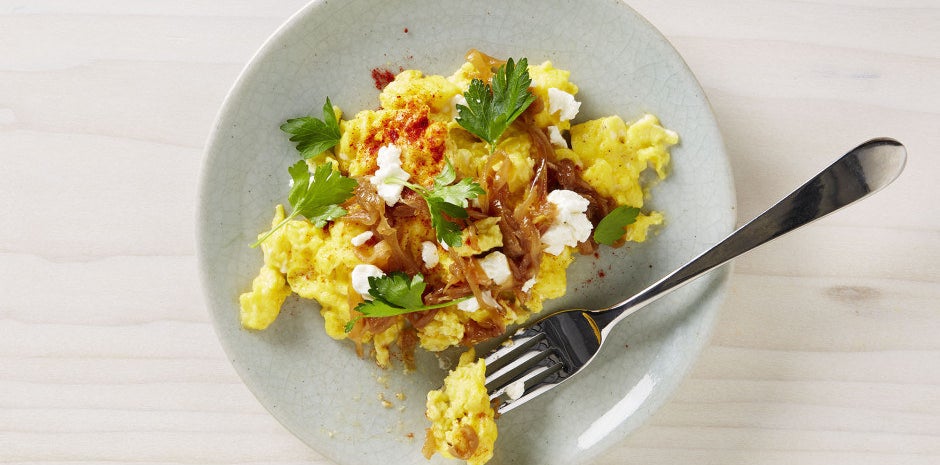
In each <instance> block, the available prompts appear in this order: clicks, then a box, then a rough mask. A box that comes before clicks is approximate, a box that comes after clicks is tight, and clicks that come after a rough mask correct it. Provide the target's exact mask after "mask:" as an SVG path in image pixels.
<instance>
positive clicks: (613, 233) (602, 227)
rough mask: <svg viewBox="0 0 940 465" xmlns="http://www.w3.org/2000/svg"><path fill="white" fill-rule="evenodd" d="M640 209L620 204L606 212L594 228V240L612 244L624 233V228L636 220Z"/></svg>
mask: <svg viewBox="0 0 940 465" xmlns="http://www.w3.org/2000/svg"><path fill="white" fill-rule="evenodd" d="M639 214H640V209H639V208H636V207H629V206H626V205H621V206H619V207H617V208H615V209H613V210H611V212H610V213H608V214H607V216H605V217H604V219H602V220H601V221H600V222H599V223H597V227H596V228H594V240H595V241H597V242H598V243H600V244H606V245H614V244H615V243H616V242H617V241H619V240H620V238H621V237H623V235H624V234H625V233H626V230H625V229H624V228H626V227H627V225H631V224H633V223H635V222H636V217H637V215H639Z"/></svg>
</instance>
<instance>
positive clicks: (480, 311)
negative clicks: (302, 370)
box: [239, 57, 678, 465]
mask: <svg viewBox="0 0 940 465" xmlns="http://www.w3.org/2000/svg"><path fill="white" fill-rule="evenodd" d="M490 71H491V70H486V69H482V70H481V69H480V68H479V65H478V64H475V63H474V62H473V60H471V59H469V57H468V62H467V63H466V64H464V65H463V66H462V67H461V68H460V69H458V70H457V71H456V72H455V73H454V74H453V75H452V76H449V77H444V76H425V75H424V74H422V73H421V72H420V71H417V70H407V71H403V72H402V73H400V74H399V75H398V76H397V77H396V78H395V80H394V81H393V82H391V83H390V84H389V85H388V86H387V87H385V89H384V90H383V91H382V93H381V95H380V96H379V101H380V102H381V108H380V109H377V110H365V111H361V112H359V113H358V114H356V115H355V116H354V117H353V118H352V119H349V120H344V121H340V130H341V140H340V142H339V144H338V145H337V146H336V147H334V148H333V149H331V150H327V151H326V152H324V153H322V154H320V155H319V156H316V157H313V158H311V159H310V160H308V164H309V165H310V166H311V168H313V167H314V166H316V165H317V164H320V163H324V162H329V163H332V164H334V166H335V167H336V168H337V169H339V170H340V171H341V172H342V173H343V174H344V175H346V176H350V177H355V178H356V179H358V180H359V182H360V183H362V182H363V181H364V180H366V179H368V178H369V177H370V176H373V175H375V173H376V171H377V169H378V168H379V166H378V161H377V152H378V150H379V149H380V148H383V147H387V146H389V145H390V144H394V145H395V146H396V147H398V148H399V149H400V150H401V155H400V160H401V169H402V170H404V171H405V172H406V173H407V174H408V175H409V176H410V178H409V179H408V181H409V182H411V183H414V184H417V185H422V186H431V185H433V184H434V178H435V176H437V175H438V174H439V173H440V172H441V171H442V169H444V166H445V164H446V163H447V162H448V161H449V162H450V163H452V165H453V166H454V169H455V170H456V173H457V177H458V179H462V178H465V177H470V178H473V179H475V180H481V179H491V178H493V177H494V176H496V175H497V174H498V176H499V178H500V179H501V180H503V181H504V182H505V188H506V190H507V191H508V194H507V195H509V196H510V197H511V198H512V199H513V201H519V199H523V198H525V196H526V194H527V193H528V192H529V191H530V190H531V189H532V186H533V180H534V179H536V177H537V176H538V174H537V172H536V171H537V169H538V166H536V163H537V160H536V157H535V156H533V153H534V151H536V150H537V149H536V148H535V145H536V142H537V141H536V140H534V139H533V135H532V132H531V127H530V128H526V127H522V126H521V125H519V124H513V125H512V126H510V127H509V128H508V129H507V130H506V131H505V133H504V134H503V136H502V137H501V138H500V139H499V141H498V146H497V152H498V153H500V154H501V158H499V159H495V161H494V159H491V152H490V148H489V147H488V146H487V144H486V143H485V142H483V141H481V140H480V139H478V138H477V137H476V136H474V135H472V134H471V133H469V132H468V131H466V130H464V129H463V128H462V127H461V126H460V125H459V124H458V123H457V122H456V121H455V118H456V117H457V110H456V105H457V103H459V102H460V99H461V98H462V94H463V92H464V91H465V90H466V89H467V87H468V85H469V84H470V81H471V80H472V79H474V78H481V79H484V80H487V79H488V78H489V74H490ZM528 71H529V74H530V76H531V79H532V86H531V88H530V91H531V92H532V93H533V94H534V95H536V96H537V97H538V99H537V101H536V102H535V103H534V104H533V105H532V106H531V107H530V110H529V111H528V113H529V115H528V120H527V121H529V123H526V124H530V125H532V124H534V127H535V128H537V130H540V131H543V132H544V133H545V134H550V135H551V136H552V138H551V142H552V144H553V145H552V148H551V149H550V150H552V151H553V152H554V154H553V156H554V158H555V160H558V161H562V160H568V161H570V163H572V164H573V165H574V166H575V170H576V172H577V173H579V174H580V177H581V179H582V180H583V181H584V182H586V183H587V184H588V185H590V186H591V187H592V188H593V189H594V190H595V191H596V192H597V193H598V194H600V195H602V196H605V197H606V198H609V199H613V202H614V203H615V204H616V205H629V206H634V207H639V208H642V207H643V203H644V199H645V198H646V197H647V196H648V195H649V192H648V190H649V185H644V184H641V182H640V179H641V175H642V173H643V172H644V171H646V170H648V169H651V170H652V172H654V173H655V174H656V177H657V178H658V179H663V178H665V177H666V175H667V174H668V166H669V161H670V155H669V147H670V146H672V145H674V144H676V143H678V136H677V135H676V133H675V132H673V131H670V130H668V129H665V128H664V127H662V126H661V125H660V122H659V121H658V120H657V118H656V117H655V116H653V115H644V116H642V117H640V118H638V119H637V120H636V121H634V122H632V123H628V122H625V121H624V120H623V119H621V118H620V117H619V116H609V117H604V118H600V119H596V120H592V121H585V122H582V123H580V124H572V121H571V115H572V114H573V113H576V112H577V109H578V106H579V105H580V103H577V102H576V101H575V100H574V96H575V95H576V94H577V92H578V88H577V86H575V85H574V84H573V83H571V82H570V81H569V72H568V71H565V70H560V69H557V68H555V67H554V66H553V65H552V63H551V62H545V63H543V64H541V65H530V66H529V68H528ZM559 95H560V96H561V97H563V98H560V99H559V98H558V96H559ZM553 99H555V100H553ZM565 134H567V138H566V137H564V136H565ZM569 141H570V142H569ZM569 144H570V145H569ZM543 146H544V143H543ZM408 195H412V196H414V195H415V194H414V193H413V192H408V191H407V190H406V191H405V193H404V194H403V197H402V201H407V200H408V197H407V196H408ZM413 198H414V197H412V199H413ZM355 208H356V207H351V210H350V215H355V214H357V213H362V212H359V211H356V210H355ZM551 216H552V215H551V213H550V211H549V213H545V214H544V215H543V216H542V217H538V218H535V219H533V220H532V221H534V222H535V223H536V224H537V225H538V224H543V226H541V227H542V228H543V231H544V228H545V226H544V225H547V224H548V223H547V222H550V221H551V220H552V218H551ZM284 218H285V212H284V208H283V207H282V206H280V205H278V206H277V207H276V208H275V214H274V218H273V219H272V225H276V224H278V223H280V222H281V221H282V220H283V219H284ZM382 221H386V222H387V221H389V220H388V219H383V220H382ZM394 221H395V222H396V223H395V226H394V228H391V229H393V231H394V233H393V234H394V238H395V241H394V242H395V243H394V244H390V243H389V241H388V240H379V237H378V236H379V233H378V231H379V229H381V228H382V224H381V223H380V224H379V225H378V226H372V227H367V226H364V225H363V224H360V223H356V222H354V221H347V220H346V219H344V218H339V219H338V220H336V221H333V222H330V223H328V225H327V226H326V227H323V228H317V227H315V226H314V225H313V224H312V223H311V222H309V221H307V220H305V219H302V218H298V219H294V220H291V221H288V222H287V224H286V226H284V227H282V228H280V229H278V230H276V231H275V232H274V233H273V234H272V235H271V236H270V237H269V238H268V239H266V240H265V241H264V242H262V244H261V249H262V251H263V254H264V264H263V265H262V267H261V270H260V272H259V274H258V277H257V278H255V280H254V281H253V282H252V284H251V290H250V291H248V292H246V293H244V294H242V295H241V296H240V299H239V301H240V304H241V322H242V325H243V326H244V327H245V328H247V329H252V330H263V329H265V328H266V327H268V326H269V325H270V324H272V323H273V322H274V321H275V319H276V317H277V315H278V313H279V311H280V307H281V305H282V304H283V302H284V301H285V299H286V298H287V297H288V296H289V295H290V294H291V293H296V294H297V295H299V296H300V297H303V298H308V299H314V300H316V301H317V302H318V303H319V304H320V313H321V315H322V316H323V318H324V321H325V329H326V332H327V333H328V334H329V335H330V336H331V337H333V338H335V339H338V340H342V339H347V338H349V339H352V340H353V341H354V342H355V343H356V346H357V349H358V350H360V353H362V352H361V350H362V347H363V346H364V345H365V344H367V343H371V346H372V357H373V358H374V359H375V360H376V362H377V363H378V364H379V365H380V366H383V367H385V366H388V365H389V364H390V363H391V360H392V357H393V355H394V350H395V346H396V344H397V345H398V346H399V347H400V349H399V350H400V352H402V356H403V357H405V358H407V357H406V355H405V354H404V353H405V352H407V350H408V349H409V348H411V349H413V345H414V344H415V343H416V344H417V345H420V346H421V347H423V348H425V349H427V350H430V351H441V350H444V349H446V348H448V347H453V346H457V345H462V344H464V345H466V344H468V343H470V344H472V343H474V342H476V341H477V338H478V337H479V335H480V334H484V335H490V336H492V335H496V334H499V333H501V332H502V329H503V328H505V326H506V325H509V324H514V323H521V322H524V321H525V320H527V319H528V318H529V317H530V316H531V315H532V314H533V313H537V312H539V311H540V310H541V309H542V306H543V302H544V301H545V300H547V299H552V298H557V297H560V296H562V295H564V293H565V290H566V282H567V280H566V269H567V267H568V266H569V265H570V264H571V262H572V261H573V260H574V259H575V255H576V252H577V251H578V250H577V248H576V247H573V246H566V247H564V249H563V250H562V252H561V253H559V254H557V255H555V254H551V253H547V252H545V251H543V252H541V254H540V260H539V261H538V265H537V267H536V269H535V270H534V271H532V272H531V273H532V277H531V279H529V280H528V281H526V282H524V283H523V282H517V281H519V280H518V279H510V280H509V282H508V283H507V284H505V285H496V284H494V283H492V282H490V281H488V280H487V279H485V278H484V279H483V283H484V284H486V286H487V288H486V290H485V291H484V292H482V295H483V297H484V298H483V301H482V302H481V301H479V299H476V301H475V302H470V303H473V304H474V305H472V306H469V307H463V306H460V305H455V306H450V307H445V308H442V309H440V310H437V311H434V312H432V313H429V314H428V315H427V318H423V319H421V320H419V321H420V322H418V321H416V320H409V319H406V318H405V317H403V316H398V317H397V319H394V320H388V321H386V323H388V324H383V325H378V326H370V325H368V324H362V321H361V320H360V321H359V322H358V323H356V325H355V327H354V329H353V330H352V331H351V332H347V329H348V328H347V324H351V323H350V322H351V321H352V320H354V319H355V318H356V316H357V314H358V312H356V311H355V310H354V308H355V307H356V305H357V304H359V303H360V302H362V301H363V298H364V297H363V296H362V295H360V294H359V292H357V291H356V289H355V288H354V284H353V282H352V278H351V274H352V271H353V269H355V268H356V267H357V266H358V265H365V264H368V265H373V266H375V267H378V268H379V269H382V270H385V271H393V270H391V269H390V268H395V269H400V268H396V267H400V266H402V263H398V262H396V261H395V259H393V258H389V257H390V256H393V255H392V254H390V253H389V249H390V248H391V247H397V248H400V249H401V252H402V253H404V254H405V255H406V256H410V257H413V260H412V261H413V262H414V263H413V264H412V265H411V266H412V267H417V269H419V270H420V272H421V273H422V274H423V275H424V277H425V281H426V282H427V283H428V284H429V286H428V291H429V292H434V291H435V290H437V289H435V288H434V286H438V287H440V286H444V287H447V286H450V285H451V284H449V283H453V282H454V281H455V279H458V278H460V277H461V274H462V273H476V274H477V275H479V274H480V272H479V269H477V268H476V267H480V266H481V265H480V263H481V262H482V261H483V258H484V257H485V256H487V255H488V254H491V253H496V252H499V251H500V250H503V248H504V247H506V245H507V244H506V239H507V238H505V237H504V235H503V233H504V232H505V230H503V229H501V227H502V226H505V225H501V224H500V222H501V219H500V218H499V217H498V216H487V217H482V218H480V217H476V218H473V219H472V220H468V221H467V222H465V223H464V229H463V231H462V236H461V237H462V240H463V243H462V245H461V246H460V247H454V248H452V250H451V249H450V248H448V247H445V246H443V245H442V244H439V243H438V242H437V241H436V238H435V231H434V229H433V228H432V226H431V223H430V221H429V220H428V219H427V218H422V217H419V216H417V215H415V216H414V217H413V218H410V219H404V218H395V219H394ZM540 222H541V223H540ZM662 222H663V215H662V214H661V213H659V212H655V211H643V212H642V213H641V214H640V215H639V216H638V217H637V220H636V221H635V222H634V223H633V224H631V225H628V226H627V227H626V228H625V235H624V239H625V240H626V241H634V242H642V241H644V240H646V237H647V234H648V231H649V230H650V228H652V227H654V226H656V225H659V224H661V223H662ZM385 226H386V227H387V226H388V224H387V223H386V224H385ZM373 230H374V231H376V236H375V238H371V239H369V238H367V239H365V240H362V241H358V242H355V241H354V238H360V237H363V236H362V235H363V233H366V236H369V237H372V236H371V233H372V231H373ZM259 237H260V236H259ZM354 242H355V243H356V244H357V245H354ZM429 256H430V257H434V258H435V259H434V260H433V261H428V259H427V258H426V257H429ZM399 261H400V259H399ZM468 267H470V268H474V269H476V271H474V270H473V269H470V268H468ZM517 276H518V274H517ZM471 287H472V286H471ZM468 292H469V291H468ZM475 294H476V295H481V294H478V293H475ZM389 322H390V323H389ZM405 341H411V342H408V343H406V342H405ZM468 341H469V342H468ZM406 345H407V346H408V347H406ZM483 379H484V367H483V362H482V360H480V361H476V362H475V361H474V354H473V352H472V350H471V351H469V352H467V353H465V354H464V356H462V357H461V361H460V365H459V366H458V367H457V368H456V369H455V370H454V371H452V372H451V374H450V375H449V376H448V377H447V380H446V381H445V384H444V387H443V389H442V390H440V391H432V392H431V393H429V394H428V410H427V416H428V418H429V419H430V420H431V422H432V426H431V428H430V429H429V430H428V435H427V443H426V445H425V449H424V452H425V454H426V455H428V456H430V455H431V454H433V453H434V452H435V451H437V452H440V453H441V454H442V455H445V456H448V457H458V458H462V459H465V460H468V462H469V463H470V464H472V465H479V464H483V463H485V462H486V461H487V460H488V459H489V458H490V457H491V456H492V453H493V443H494V441H495V440H496V426H495V421H494V419H493V409H492V408H491V407H490V406H489V400H488V397H487V395H486V389H485V387H484V386H483Z"/></svg>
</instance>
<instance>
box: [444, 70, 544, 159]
mask: <svg viewBox="0 0 940 465" xmlns="http://www.w3.org/2000/svg"><path fill="white" fill-rule="evenodd" d="M528 66H529V63H528V60H526V59H525V58H521V59H520V60H519V63H514V62H513V61H512V58H510V59H509V60H508V61H507V62H506V64H505V65H503V66H500V67H499V69H498V70H497V71H496V75H494V76H493V80H492V85H491V86H490V85H487V84H486V83H484V82H483V81H482V80H480V79H474V80H472V81H470V86H469V87H468V88H467V91H466V92H464V98H466V99H467V105H457V113H458V118H457V123H458V124H460V126H462V127H463V128H464V129H466V130H467V131H470V133H472V134H473V135H475V136H477V137H479V138H480V139H483V140H484V141H486V143H487V144H489V146H490V153H492V152H493V151H494V150H496V142H497V141H498V140H499V138H500V136H502V135H503V132H504V131H505V130H506V128H508V127H509V125H510V124H512V122H513V121H514V120H515V119H516V118H518V117H519V115H521V114H522V112H523V111H525V109H526V108H528V107H529V105H530V104H532V102H534V101H535V95H534V94H532V92H529V85H531V84H532V79H531V78H530V77H529V69H528Z"/></svg>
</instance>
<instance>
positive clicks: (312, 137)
mask: <svg viewBox="0 0 940 465" xmlns="http://www.w3.org/2000/svg"><path fill="white" fill-rule="evenodd" d="M281 130H282V131H284V132H286V133H288V134H292V136H291V138H290V140H291V142H296V143H297V151H299V152H300V156H301V157H302V158H303V159H304V160H306V159H308V158H311V157H315V156H317V155H319V154H321V153H323V152H325V151H327V150H329V149H331V148H333V146H335V145H336V144H338V143H339V139H340V133H339V121H337V119H336V113H335V112H334V111H333V104H332V103H330V98H329V97H327V98H326V103H325V104H323V119H322V120H319V119H317V118H314V117H312V116H304V117H301V118H292V119H289V120H287V122H285V123H284V124H282V125H281Z"/></svg>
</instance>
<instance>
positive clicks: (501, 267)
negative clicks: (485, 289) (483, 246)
mask: <svg viewBox="0 0 940 465" xmlns="http://www.w3.org/2000/svg"><path fill="white" fill-rule="evenodd" d="M479 263H480V267H481V268H483V272H484V273H486V276H487V277H488V278H490V279H492V280H493V282H494V283H496V285H497V286H502V285H503V284H506V281H509V278H510V277H511V276H512V271H510V269H509V260H507V259H506V255H504V254H503V253H502V252H492V253H490V254H489V255H487V256H485V257H483V258H481V259H480V261H479Z"/></svg>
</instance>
